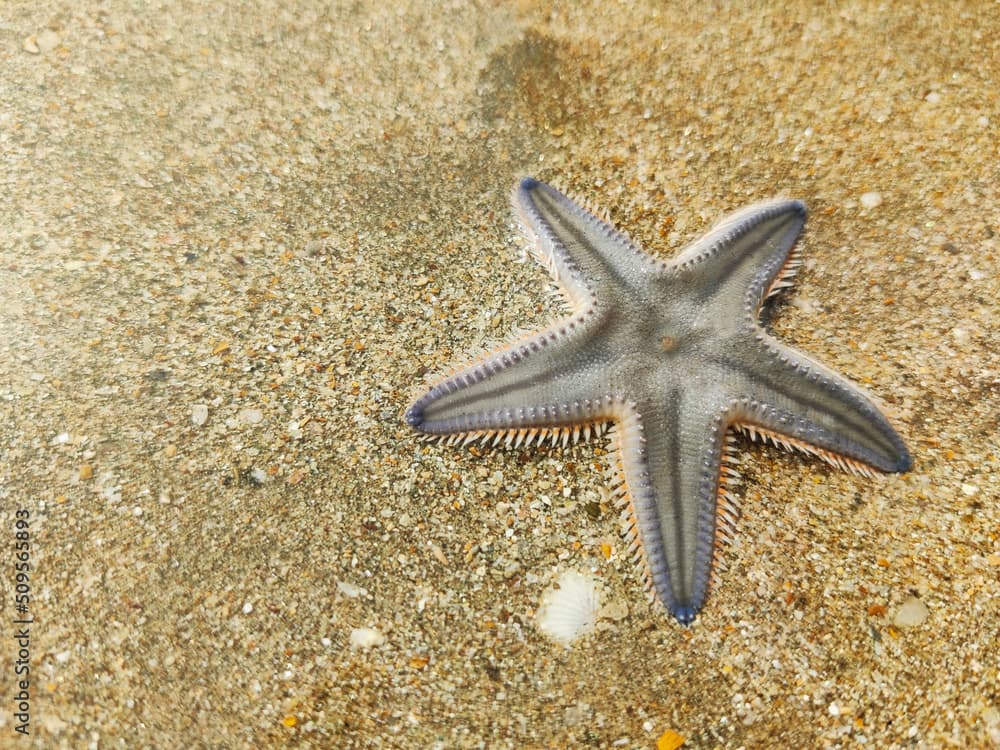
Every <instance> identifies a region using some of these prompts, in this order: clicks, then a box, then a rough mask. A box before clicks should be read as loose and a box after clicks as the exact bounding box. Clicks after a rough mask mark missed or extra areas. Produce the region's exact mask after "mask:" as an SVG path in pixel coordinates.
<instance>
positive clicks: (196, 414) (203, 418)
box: [191, 404, 208, 427]
mask: <svg viewBox="0 0 1000 750" xmlns="http://www.w3.org/2000/svg"><path fill="white" fill-rule="evenodd" d="M191 421H192V422H194V423H195V424H196V425H198V426H199V427H201V426H202V425H203V424H205V422H207V421H208V406H206V405H205V404H195V405H194V406H192V407H191Z"/></svg>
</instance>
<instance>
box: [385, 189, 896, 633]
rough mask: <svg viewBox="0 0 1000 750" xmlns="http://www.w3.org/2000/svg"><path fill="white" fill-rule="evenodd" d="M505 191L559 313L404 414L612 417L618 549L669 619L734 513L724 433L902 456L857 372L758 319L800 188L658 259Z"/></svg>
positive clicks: (789, 243)
mask: <svg viewBox="0 0 1000 750" xmlns="http://www.w3.org/2000/svg"><path fill="white" fill-rule="evenodd" d="M513 203H514V209H515V211H516V213H517V214H518V216H519V218H520V219H521V222H522V224H523V228H524V230H525V235H526V238H527V240H528V241H529V250H530V252H531V253H532V255H534V257H535V258H536V259H537V260H538V261H539V262H540V263H541V264H542V265H544V266H546V267H547V268H548V269H549V271H550V272H551V274H552V276H553V278H554V279H555V281H556V282H557V284H558V288H559V289H560V291H562V293H563V294H564V295H565V298H566V301H567V302H568V303H569V306H570V308H571V312H570V313H569V314H568V315H567V316H566V317H564V318H563V319H561V320H559V321H558V322H556V323H555V324H554V325H552V326H550V327H549V328H547V329H545V330H543V331H540V332H538V333H534V334H530V335H527V336H525V337H523V338H521V339H519V340H517V341H514V342H513V343H510V344H508V345H507V346H504V347H503V348H501V349H499V350H497V351H494V352H492V353H489V354H486V355H484V356H482V357H480V358H478V359H477V360H474V361H472V362H471V363H469V364H467V365H465V366H462V367H459V368H457V369H455V370H454V371H452V372H451V373H449V374H447V375H446V376H445V377H444V378H443V379H441V380H440V381H439V382H437V383H436V384H435V385H433V386H432V387H431V388H430V390H428V391H427V392H426V393H424V394H423V395H422V396H421V397H420V398H418V399H417V400H416V401H415V402H414V403H413V404H412V405H411V406H410V408H409V409H408V410H407V411H406V414H405V419H406V421H407V422H408V423H409V424H410V425H411V426H412V427H413V428H415V429H416V430H419V431H421V432H423V433H427V434H429V435H433V436H438V437H439V438H443V439H446V440H448V441H449V442H452V443H454V442H459V441H461V442H462V443H463V444H464V443H467V442H469V441H472V440H481V441H484V442H485V441H489V442H492V443H493V444H497V443H500V442H504V443H505V444H507V445H522V444H529V445H530V444H531V443H534V442H541V441H542V440H546V439H548V440H551V441H552V442H553V443H555V442H559V441H561V442H562V443H563V444H564V445H565V444H566V443H568V442H569V441H570V440H573V441H575V440H577V439H579V438H580V437H581V436H583V437H590V435H591V434H592V433H595V432H596V433H601V432H603V430H604V428H605V427H606V426H607V424H608V423H613V427H612V435H613V439H612V446H613V448H612V450H611V452H610V455H611V457H612V460H611V466H610V467H609V474H610V476H611V479H612V482H613V484H614V485H615V491H616V495H617V497H618V499H619V504H620V505H621V506H622V508H623V514H622V515H623V521H624V524H625V537H626V540H627V542H628V544H629V553H630V554H631V555H632V556H633V557H634V558H635V559H636V562H637V563H638V564H639V565H640V570H641V571H642V575H643V578H644V580H645V582H646V585H647V587H648V588H649V590H650V592H651V594H652V595H653V596H654V598H655V599H657V600H659V601H660V602H661V603H662V604H663V605H664V606H665V607H666V609H667V611H668V612H669V613H670V614H672V615H673V616H674V617H675V618H676V619H677V620H678V621H679V622H681V623H682V624H685V625H687V624H690V623H691V622H692V621H693V620H694V618H695V616H696V615H697V614H698V612H699V611H700V610H701V609H702V607H703V606H704V603H705V599H706V597H707V595H708V592H709V588H710V586H711V584H712V581H713V577H714V575H715V572H716V569H717V568H718V567H719V563H720V556H719V551H720V549H721V548H722V547H723V546H724V545H725V544H727V543H728V542H729V541H730V540H731V538H732V536H731V535H732V532H733V527H734V523H735V521H736V519H737V517H738V515H739V510H738V505H737V498H736V496H735V494H734V493H733V489H732V485H733V483H734V482H735V481H736V480H738V479H739V475H738V474H737V472H736V471H735V470H734V469H733V468H732V467H733V465H734V464H735V463H736V459H735V438H734V435H733V433H734V432H736V431H742V432H743V433H745V434H746V435H748V436H750V437H751V438H753V439H758V440H764V441H768V440H770V441H771V442H773V443H774V444H776V445H779V446H782V447H785V448H789V449H797V450H801V451H804V452H806V453H809V454H812V455H815V456H817V457H819V458H821V459H823V460H825V461H828V462H829V463H831V464H833V465H835V466H838V467H840V468H844V469H848V470H852V471H856V472H858V473H861V474H863V475H867V476H871V475H872V474H873V471H872V470H873V469H877V470H880V471H884V472H903V471H907V470H908V469H909V468H910V466H911V463H912V461H911V459H910V454H909V453H908V451H907V449H906V446H905V445H904V444H903V441H902V439H901V438H900V437H899V435H898V434H897V433H896V431H895V430H894V429H893V428H892V426H891V425H890V424H889V421H888V420H887V419H886V417H885V416H884V415H883V414H882V412H881V411H880V410H879V408H878V407H877V406H876V405H875V404H874V403H873V402H872V401H871V399H870V398H869V397H868V396H866V395H865V393H864V392H863V391H862V390H861V389H860V388H859V387H857V386H856V385H854V384H852V383H851V382H850V381H848V380H846V379H845V378H843V377H841V376H840V375H837V374H836V373H834V372H833V371H831V370H829V369H828V368H826V367H824V366H823V365H821V364H819V363H817V362H815V361H814V360H812V359H810V358H808V357H806V356H805V355H804V354H802V353H800V352H798V351H795V350H793V349H790V348H788V347H786V346H784V345H782V344H781V343H779V342H778V341H777V340H776V339H774V338H773V337H772V336H771V335H770V334H769V333H767V332H766V331H765V330H764V329H763V328H762V327H761V324H760V312H761V309H762V306H763V305H764V303H765V302H766V301H767V299H768V298H769V297H770V296H772V295H774V294H775V293H777V292H778V291H780V290H781V289H783V288H786V287H788V286H790V285H791V278H792V276H793V275H794V272H795V269H796V268H797V266H798V263H799V261H798V258H797V254H796V252H795V250H794V248H795V241H796V239H797V238H798V236H799V233H800V232H801V231H802V228H803V225H804V224H805V219H806V210H805V206H803V204H802V203H799V202H798V201H772V202H768V203H761V204H757V205H754V206H751V207H749V208H747V209H744V210H742V211H739V212H738V213H735V214H733V215H731V216H729V217H728V218H726V219H725V220H723V221H722V222H721V223H720V224H719V225H717V226H716V227H715V228H714V229H712V230H711V231H710V232H709V233H708V234H707V235H705V236H704V237H702V238H701V239H700V240H698V241H697V242H695V243H693V244H692V245H690V246H688V247H687V248H686V249H684V250H683V251H682V252H681V253H680V254H679V255H678V256H677V257H676V258H674V259H673V260H669V261H662V260H658V259H656V258H654V257H652V256H650V255H647V254H646V253H645V252H643V251H642V250H640V249H639V248H638V247H637V246H636V245H635V244H633V243H632V241H631V240H629V238H628V237H627V236H625V235H624V234H622V233H620V232H618V231H617V230H616V229H614V228H613V227H612V226H611V225H610V224H609V223H608V222H607V221H605V220H603V219H601V218H598V216H596V215H595V214H594V213H592V212H591V211H588V210H587V209H585V208H584V207H582V206H580V205H579V204H577V203H576V202H574V201H573V200H571V199H570V198H568V197H566V196H565V195H563V194H562V193H560V192H559V191H557V190H555V189H554V188H552V187H550V186H548V185H546V184H544V183H541V182H538V181H537V180H534V179H532V178H525V179H523V180H522V181H521V182H520V184H519V185H518V186H517V188H516V189H515V190H514V196H513Z"/></svg>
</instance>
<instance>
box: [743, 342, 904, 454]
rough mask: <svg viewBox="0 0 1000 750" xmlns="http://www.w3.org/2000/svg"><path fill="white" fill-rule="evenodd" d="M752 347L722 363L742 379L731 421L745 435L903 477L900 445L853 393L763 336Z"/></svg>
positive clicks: (868, 403)
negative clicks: (740, 397) (758, 436)
mask: <svg viewBox="0 0 1000 750" xmlns="http://www.w3.org/2000/svg"><path fill="white" fill-rule="evenodd" d="M755 344H756V346H754V347H752V350H753V352H755V353H751V354H749V355H747V356H744V357H739V356H732V355H729V356H727V358H726V361H725V366H726V367H728V368H730V371H731V372H734V373H740V374H741V378H742V380H743V386H742V388H743V389H745V390H744V393H745V394H746V395H745V396H744V397H743V398H742V399H741V401H740V408H739V414H738V416H737V417H736V421H737V422H738V423H740V425H741V426H742V427H743V429H744V431H745V432H748V433H749V434H750V435H751V436H755V433H757V432H759V433H761V434H762V436H765V437H770V438H771V439H772V440H774V442H776V443H779V444H782V445H784V446H785V447H794V448H797V449H800V450H803V451H805V452H807V453H813V454H815V455H818V456H819V457H820V458H823V459H824V460H826V461H828V462H830V463H832V464H834V465H836V466H839V467H841V468H848V469H855V470H859V471H861V472H862V473H870V471H868V470H867V467H874V468H876V469H878V470H880V471H885V472H904V471H909V469H910V468H911V466H912V464H913V460H912V458H911V457H910V453H909V451H908V450H907V449H906V445H905V444H904V443H903V440H902V438H901V437H900V436H899V434H898V433H897V432H896V430H895V429H894V428H893V427H892V425H891V424H890V423H889V420H888V419H887V418H886V416H885V415H884V414H883V413H882V411H881V410H880V409H879V408H878V406H876V405H875V403H874V402H873V401H872V399H871V398H870V397H869V396H868V395H867V394H866V393H865V392H864V391H863V390H862V389H861V388H860V387H859V386H857V385H855V384H854V383H852V382H851V381H849V380H847V379H846V378H844V377H841V376H840V375H837V374H836V373H834V372H833V371H832V370H830V369H829V368H827V367H824V366H823V365H821V364H819V363H818V362H815V361H814V360H812V359H810V358H809V357H806V356H805V355H803V354H802V353H800V352H797V351H795V350H794V349H790V348H788V347H786V346H783V345H782V344H780V343H778V342H777V341H774V340H773V339H772V338H771V337H770V336H768V335H767V334H766V333H763V332H759V333H758V334H757V336H756V341H755Z"/></svg>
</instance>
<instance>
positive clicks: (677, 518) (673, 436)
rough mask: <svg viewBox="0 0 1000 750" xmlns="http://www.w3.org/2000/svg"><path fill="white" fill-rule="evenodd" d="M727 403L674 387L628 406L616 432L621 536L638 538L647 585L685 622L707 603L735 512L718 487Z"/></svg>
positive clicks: (722, 476)
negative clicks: (624, 509) (623, 521)
mask: <svg viewBox="0 0 1000 750" xmlns="http://www.w3.org/2000/svg"><path fill="white" fill-rule="evenodd" d="M730 409H731V407H730V406H729V405H725V406H722V407H719V406H716V405H710V404H709V403H708V402H707V400H705V399H698V398H692V397H691V396H690V395H688V394H685V393H684V392H683V391H682V389H680V388H674V389H671V390H668V391H667V393H666V397H665V398H664V399H663V400H662V401H656V402H652V403H645V404H641V405H638V406H634V410H633V412H632V414H631V415H629V414H627V413H626V415H625V416H623V417H622V418H620V424H619V425H618V428H617V432H616V436H617V437H618V445H617V448H618V451H617V453H618V456H619V458H620V464H621V468H622V472H623V475H624V485H623V486H624V488H625V490H624V494H625V496H626V497H627V498H628V499H629V502H630V505H629V510H630V515H629V517H628V520H629V523H630V524H631V525H630V528H629V529H628V530H627V534H626V536H627V538H628V539H629V540H633V539H635V540H638V542H637V544H638V546H637V548H636V549H637V551H636V555H637V558H638V560H639V562H640V564H643V567H644V571H645V574H646V577H647V584H648V585H649V587H650V588H651V590H652V593H653V594H654V596H655V597H656V598H657V599H658V600H659V601H660V602H661V603H662V604H663V605H664V607H665V608H666V609H667V611H668V612H670V614H672V615H673V616H674V617H675V618H677V620H678V621H679V622H681V623H682V624H684V625H687V624H690V623H691V622H692V621H693V620H694V618H695V616H696V615H697V614H698V611H699V610H700V609H701V608H702V606H703V605H704V603H705V599H706V597H707V596H708V591H709V585H710V582H711V579H712V567H713V564H714V560H715V553H716V549H717V547H718V546H719V545H720V544H721V543H722V542H723V541H726V540H728V538H729V535H728V531H729V529H728V528H727V527H728V526H731V525H732V519H733V518H735V509H734V507H733V506H732V503H731V502H730V499H729V498H731V496H730V495H729V493H728V492H727V491H726V490H725V487H724V484H725V477H726V468H725V466H724V463H723V458H724V454H725V451H726V449H727V445H728V444H727V438H726V429H727V426H728V424H729V422H730V419H731V416H730V414H729V411H730ZM720 521H721V524H720Z"/></svg>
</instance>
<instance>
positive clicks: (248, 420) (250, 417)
mask: <svg viewBox="0 0 1000 750" xmlns="http://www.w3.org/2000/svg"><path fill="white" fill-rule="evenodd" d="M236 418H237V419H238V420H239V421H240V422H242V423H243V424H260V423H261V422H262V421H264V412H262V411H261V410H260V409H240V413H239V414H237V415H236Z"/></svg>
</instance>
